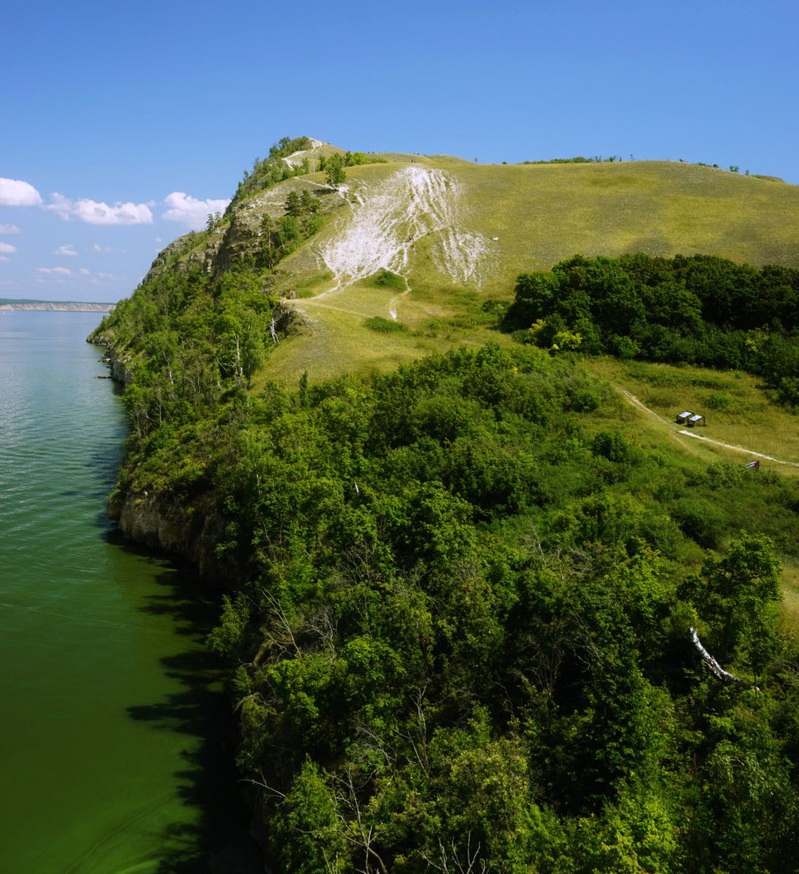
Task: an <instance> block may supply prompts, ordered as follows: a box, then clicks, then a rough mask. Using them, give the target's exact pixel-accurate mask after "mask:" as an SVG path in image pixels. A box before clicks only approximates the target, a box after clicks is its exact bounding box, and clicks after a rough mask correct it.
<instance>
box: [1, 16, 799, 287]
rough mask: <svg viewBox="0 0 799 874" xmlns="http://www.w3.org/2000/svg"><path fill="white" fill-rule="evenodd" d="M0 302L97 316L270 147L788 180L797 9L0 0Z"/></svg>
mask: <svg viewBox="0 0 799 874" xmlns="http://www.w3.org/2000/svg"><path fill="white" fill-rule="evenodd" d="M2 22H3V24H2V32H3V36H2V40H1V41H0V45H2V51H0V73H2V78H3V82H4V84H5V87H4V89H3V91H4V95H3V100H2V103H0V113H2V116H0V117H2V129H1V130H2V133H0V297H12V298H14V297H29V298H37V299H44V300H93V301H115V300H118V299H119V298H121V297H126V296H128V295H129V294H130V293H131V292H132V290H133V289H134V288H135V286H136V284H137V282H138V281H139V280H140V279H141V277H142V276H143V274H144V273H145V272H146V270H147V268H148V267H149V264H150V262H151V261H152V259H153V258H154V257H155V255H156V254H157V253H158V251H160V249H161V248H163V246H164V245H166V244H167V243H168V242H170V241H171V240H172V239H174V238H175V237H177V236H179V235H180V234H182V233H185V232H186V231H187V230H188V229H190V228H191V227H198V226H201V225H202V224H204V221H205V217H206V215H207V213H208V212H209V211H216V210H217V209H219V208H223V207H224V203H225V201H226V199H227V198H229V197H230V196H231V195H232V193H233V191H234V190H235V187H236V184H237V183H238V181H239V180H240V178H241V176H242V173H243V171H244V170H245V169H249V168H251V167H252V163H253V160H254V159H255V158H256V157H263V156H264V155H265V154H266V153H267V152H268V149H269V146H270V145H271V144H272V143H274V142H275V141H277V140H278V139H280V138H281V137H282V136H291V137H294V136H302V135H308V136H313V137H317V138H319V139H322V140H324V141H326V142H330V143H334V144H335V145H338V146H341V147H343V148H346V149H352V150H359V151H407V152H418V153H423V154H454V155H458V156H461V157H464V158H468V159H470V160H473V159H476V160H478V161H480V162H485V163H499V162H502V161H508V162H509V163H514V162H518V161H524V160H538V159H547V158H553V157H565V156H572V155H588V156H592V155H611V154H613V155H621V156H622V157H623V158H624V159H625V160H629V159H630V157H635V158H636V159H672V160H679V159H684V160H686V161H704V162H707V163H711V164H712V163H717V164H718V165H719V166H721V167H728V166H730V165H737V166H739V167H740V169H741V172H744V171H745V170H749V171H750V172H752V173H764V174H771V175H776V176H780V177H782V178H783V179H785V180H786V181H787V182H790V183H791V184H799V148H798V144H797V141H798V140H799V137H798V136H797V134H799V111H798V110H799V106H798V105H797V103H798V102H799V101H797V86H798V85H799V52H798V51H797V45H798V44H799V3H797V2H796V0H758V2H754V0H753V2H749V0H746V2H743V0H725V2H716V0H692V2H684V0H668V2H666V0H662V2H661V0H636V2H628V0H623V2H613V0H606V2H601V0H593V2H586V0H551V2H550V0H525V2H521V0H518V2H517V0H494V2H483V3H478V2H474V0H462V2H461V3H459V4H452V3H446V4H445V3H443V2H440V0H428V2H420V0H410V2H393V3H390V4H384V5H381V4H379V3H375V2H373V0H372V2H368V3H367V2H363V0H350V2H344V3H342V2H335V3H334V2H330V0H328V2H324V3H321V2H317V0H306V2H300V3H290V2H283V3H270V2H264V0H261V2H257V3H256V2H250V0H242V2H237V0H232V2H227V3H222V2H218V0H217V2H214V3H208V2H204V0H199V2H197V0H195V2H192V3H189V2H185V0H159V2H153V0H138V2H136V3H113V2H107V0H106V2H103V3H100V2H94V0H78V2H74V0H73V2H71V3H69V2H67V3H56V2H54V0H50V2H42V0H26V2H21V0H15V2H13V3H11V4H7V5H6V8H5V10H4V12H3V14H2Z"/></svg>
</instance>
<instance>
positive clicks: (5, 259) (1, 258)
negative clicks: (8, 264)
mask: <svg viewBox="0 0 799 874" xmlns="http://www.w3.org/2000/svg"><path fill="white" fill-rule="evenodd" d="M10 260H11V259H10V258H9V257H8V256H7V255H0V261H10Z"/></svg>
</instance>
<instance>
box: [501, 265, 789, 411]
mask: <svg viewBox="0 0 799 874" xmlns="http://www.w3.org/2000/svg"><path fill="white" fill-rule="evenodd" d="M503 324H504V325H505V327H506V328H508V329H509V330H516V331H517V332H518V333H517V336H518V338H519V339H520V340H522V341H523V342H529V343H534V344H536V345H538V346H542V347H544V348H548V349H554V350H560V349H573V350H574V349H579V350H580V351H582V352H585V353H587V354H611V355H616V356H619V357H621V358H631V359H635V358H638V359H646V360H650V361H662V362H667V363H680V362H683V363H688V364H702V365H706V366H710V367H719V368H725V369H734V370H746V371H749V372H750V373H755V374H758V375H762V376H763V377H764V378H765V379H766V382H767V383H768V385H769V386H771V387H772V388H773V389H775V390H776V391H777V393H778V395H779V397H780V399H781V400H782V401H783V402H786V403H789V404H793V405H796V404H799V391H798V390H797V386H799V270H795V269H793V268H789V267H780V266H774V265H772V266H766V267H763V268H761V269H760V270H757V269H755V268H754V267H750V266H748V265H745V264H735V263H734V262H732V261H727V260H725V259H723V258H717V257H715V256H710V255H692V256H690V257H688V256H683V255H677V256H675V257H674V258H671V259H669V258H652V257H650V256H648V255H644V254H640V253H639V254H635V255H623V256H621V257H619V258H604V257H598V258H585V257H582V256H579V255H576V256H574V257H573V258H570V259H569V260H567V261H562V262H560V263H559V264H556V265H555V267H553V268H552V270H551V271H550V272H540V273H525V274H522V275H520V276H519V278H518V281H517V283H516V296H515V300H514V303H513V304H512V306H511V307H510V308H509V310H508V312H507V314H506V316H505V319H504V322H503Z"/></svg>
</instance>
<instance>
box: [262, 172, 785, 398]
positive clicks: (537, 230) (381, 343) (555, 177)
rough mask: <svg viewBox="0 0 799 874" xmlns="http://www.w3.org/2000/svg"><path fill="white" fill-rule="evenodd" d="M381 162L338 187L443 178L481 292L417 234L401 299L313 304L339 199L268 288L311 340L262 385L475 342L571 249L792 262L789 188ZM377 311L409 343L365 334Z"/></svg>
mask: <svg viewBox="0 0 799 874" xmlns="http://www.w3.org/2000/svg"><path fill="white" fill-rule="evenodd" d="M385 157H386V158H390V159H395V160H390V162H389V163H385V164H374V165H364V166H360V167H352V168H349V169H348V171H347V175H348V184H349V185H350V186H352V187H359V186H365V187H366V190H367V191H368V188H369V186H370V185H372V184H374V183H376V182H378V181H380V180H383V179H385V178H386V177H388V176H389V175H390V174H391V173H393V172H396V170H397V169H399V168H400V167H402V166H404V165H406V164H407V163H409V162H410V161H414V162H415V163H417V164H419V165H421V166H426V167H431V168H440V169H444V170H446V171H447V172H448V173H449V174H451V175H452V176H454V177H455V178H456V179H457V181H458V182H459V183H460V186H461V191H462V192H463V197H462V200H461V202H460V207H461V210H460V215H461V218H462V222H463V225H464V227H465V229H466V230H469V231H472V232H475V233H479V234H481V235H483V236H484V237H485V238H488V240H489V241H490V243H489V248H490V255H489V258H490V263H491V269H490V271H489V273H488V275H487V276H486V279H485V281H484V283H483V285H482V286H481V287H480V288H479V289H477V288H472V289H463V288H456V287H453V285H452V283H451V281H449V280H448V279H447V277H444V276H442V274H441V273H440V272H439V271H438V269H437V268H436V266H435V263H434V260H433V258H432V256H431V247H432V246H433V245H435V240H434V239H428V238H424V239H422V240H420V241H419V242H418V243H416V244H415V245H414V247H413V249H412V250H411V255H410V259H409V265H408V271H407V278H408V281H409V284H410V286H411V291H410V293H408V294H406V295H403V296H402V297H401V298H399V299H397V297H396V295H392V294H390V293H389V292H388V291H387V290H385V289H375V288H370V287H369V286H368V285H363V284H362V285H359V286H354V287H350V288H346V289H342V290H339V291H337V292H335V294H333V295H329V296H326V297H325V298H324V299H322V300H318V301H314V300H313V297H314V296H316V295H318V294H320V293H321V292H324V291H325V290H327V289H329V288H330V285H331V277H330V274H328V273H326V272H325V270H324V265H323V264H322V263H321V262H320V259H319V258H318V256H317V248H318V246H319V245H320V244H322V243H324V242H325V240H327V239H329V237H330V235H332V234H333V233H335V229H336V227H337V226H338V224H337V223H339V222H344V221H346V218H347V215H348V210H349V209H350V207H349V206H347V205H345V204H344V203H343V202H342V205H340V206H339V207H338V209H337V210H335V211H334V212H333V216H332V220H331V221H330V222H329V223H328V225H327V227H326V228H325V229H324V230H323V231H322V232H321V233H320V234H319V235H318V236H317V237H316V238H314V239H313V240H312V241H310V243H308V244H307V245H306V246H304V247H303V248H302V249H301V250H299V251H298V252H296V253H295V254H294V255H292V256H291V257H290V258H289V259H287V260H286V261H285V262H284V263H283V264H282V265H281V269H282V277H281V279H280V280H279V282H278V285H277V290H278V292H284V293H285V292H287V291H288V290H289V289H290V288H291V289H294V290H296V291H297V293H298V296H299V297H300V298H303V300H302V302H301V303H298V304H297V307H298V309H300V310H301V311H302V312H303V314H304V315H305V317H306V318H307V319H308V320H309V322H310V323H311V324H313V330H312V331H310V332H308V333H307V334H305V335H304V336H302V337H297V338H294V339H293V340H292V341H291V343H289V344H285V346H284V347H283V348H281V349H280V350H279V351H278V353H277V354H276V355H275V356H274V359H273V362H272V365H271V367H270V371H271V373H272V377H273V378H277V379H281V380H286V381H289V382H294V381H295V380H296V374H297V373H302V372H303V371H304V370H308V371H309V375H310V376H311V378H312V379H314V378H322V377H324V376H329V375H332V374H334V373H336V372H340V371H341V370H342V369H353V368H355V369H358V368H359V367H367V368H368V367H378V368H386V367H391V366H394V365H395V364H396V363H397V362H398V361H405V360H410V359H412V358H414V357H417V356H418V355H420V354H423V353H424V352H426V351H429V349H430V348H431V341H432V345H433V346H434V347H436V348H441V346H442V345H444V346H446V345H448V344H449V343H450V342H457V340H458V339H459V337H458V335H459V334H461V335H462V336H461V339H463V340H464V341H466V342H471V341H476V342H480V341H482V340H485V339H486V338H487V337H486V335H485V333H484V331H483V332H481V330H480V328H479V324H480V323H481V322H482V323H483V324H487V323H488V322H490V320H486V319H484V318H480V315H479V304H480V303H481V302H482V301H483V300H485V299H486V298H499V299H505V300H508V301H509V300H510V299H511V297H512V293H513V286H514V283H515V279H516V276H517V275H518V274H519V273H520V272H522V271H524V270H532V269H546V268H548V267H551V266H552V265H553V264H554V263H556V262H557V261H559V260H562V259H563V258H566V257H569V256H570V255H573V254H575V253H578V252H579V253H581V254H584V255H599V254H604V255H610V256H613V255H619V254H622V253H624V252H634V251H643V252H647V253H648V254H651V255H674V254H677V253H683V254H693V253H695V252H702V253H706V254H714V255H719V256H722V257H726V258H731V259H733V260H735V261H746V262H749V263H751V264H754V265H762V264H765V263H782V264H788V265H791V266H799V231H798V230H797V228H799V187H796V186H791V185H786V184H784V183H780V182H774V181H769V180H765V179H759V178H755V177H752V176H749V177H746V176H741V175H738V174H735V173H731V172H728V171H725V170H719V169H713V168H710V167H700V166H697V165H693V164H681V163H673V162H666V161H651V162H649V161H636V162H628V163H612V164H611V163H604V164H543V165H480V164H470V163H469V162H464V161H460V160H458V159H452V158H443V157H436V158H430V157H426V158H423V157H417V156H399V155H391V156H388V155H387V156H385ZM305 178H306V179H307V180H308V182H310V183H311V184H313V183H314V182H317V183H319V182H322V181H323V177H322V174H312V175H311V176H309V177H305ZM295 184H296V181H295ZM306 184H307V183H306ZM494 238H496V239H494ZM469 292H471V293H470V294H469ZM389 303H392V304H393V308H394V309H396V311H397V316H398V318H399V320H400V321H402V322H403V323H405V324H407V325H408V326H409V327H410V328H411V329H412V330H413V332H414V333H412V334H399V333H396V334H391V335H376V334H375V333H374V332H371V331H368V330H367V329H365V328H364V327H363V320H364V318H366V317H369V316H373V315H383V316H388V310H389ZM453 319H454V320H455V323H456V324H452V321H453ZM431 323H435V324H434V327H433V328H432V330H431V329H430V328H429V326H430V325H431ZM436 325H437V327H436ZM491 336H494V337H495V336H496V335H495V333H493V332H492V333H491Z"/></svg>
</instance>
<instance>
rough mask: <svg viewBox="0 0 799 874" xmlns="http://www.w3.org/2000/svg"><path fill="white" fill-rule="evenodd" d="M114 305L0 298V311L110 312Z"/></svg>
mask: <svg viewBox="0 0 799 874" xmlns="http://www.w3.org/2000/svg"><path fill="white" fill-rule="evenodd" d="M115 306H116V304H114V303H84V302H81V301H72V300H0V311H4V310H25V311H29V312H57V313H110V312H111V310H112V309H114V307H115Z"/></svg>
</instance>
